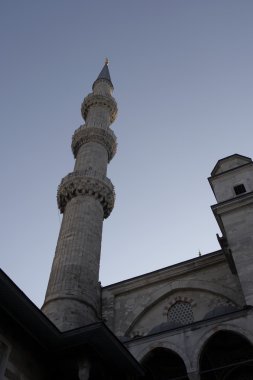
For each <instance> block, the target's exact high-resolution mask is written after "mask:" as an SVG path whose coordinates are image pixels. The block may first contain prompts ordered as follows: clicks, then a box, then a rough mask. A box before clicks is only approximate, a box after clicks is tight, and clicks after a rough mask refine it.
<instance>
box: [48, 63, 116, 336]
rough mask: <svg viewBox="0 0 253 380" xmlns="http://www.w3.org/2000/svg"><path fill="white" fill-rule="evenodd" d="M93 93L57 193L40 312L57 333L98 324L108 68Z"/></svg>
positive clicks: (112, 148) (112, 143) (112, 106)
mask: <svg viewBox="0 0 253 380" xmlns="http://www.w3.org/2000/svg"><path fill="white" fill-rule="evenodd" d="M92 90H93V91H92V93H91V94H89V95H88V96H87V97H86V98H85V99H84V101H83V103H82V107H81V112H82V116H83V118H84V120H85V124H84V125H82V126H81V127H80V128H78V129H77V130H76V131H75V133H74V136H73V139H72V151H73V154H74V157H75V159H76V162H75V167H74V171H73V172H72V173H70V174H68V175H67V176H66V177H64V178H63V180H62V182H61V184H60V186H59V188H58V193H57V202H58V207H59V209H60V211H61V213H63V220H62V225H61V229H60V234H59V238H58V243H57V247H56V253H55V258H54V261H53V265H52V270H51V275H50V279H49V284H48V289H47V293H46V297H45V302H44V305H43V307H42V310H43V312H44V313H45V314H46V315H47V317H48V318H49V319H50V320H51V321H52V322H53V323H54V324H55V325H56V326H57V327H58V328H59V329H60V330H62V331H66V330H71V329H74V328H78V327H81V326H85V325H87V324H89V323H93V322H95V321H97V320H99V319H101V311H100V310H101V305H100V298H101V297H100V292H101V290H100V285H99V282H98V276H99V262H100V250H101V239H102V226H103V220H104V218H107V217H108V216H109V215H110V213H111V211H112V209H113V206H114V197H115V194H114V188H113V185H112V183H111V181H110V180H109V179H108V178H107V177H106V171H107V165H108V163H109V162H110V160H111V159H112V157H113V156H114V154H115V152H116V137H115V135H114V133H113V131H112V130H111V129H110V124H111V123H112V122H113V121H114V120H115V117H116V114H117V104H116V102H115V100H114V98H113V97H112V95H111V94H112V91H113V85H112V82H111V78H110V74H109V70H108V62H106V63H105V65H104V67H103V69H102V71H101V73H100V74H99V76H98V78H97V80H96V81H95V82H94V84H93V87H92Z"/></svg>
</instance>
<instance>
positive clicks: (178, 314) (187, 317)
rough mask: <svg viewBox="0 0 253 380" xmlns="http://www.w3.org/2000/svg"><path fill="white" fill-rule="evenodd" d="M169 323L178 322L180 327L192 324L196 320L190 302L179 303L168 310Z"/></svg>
mask: <svg viewBox="0 0 253 380" xmlns="http://www.w3.org/2000/svg"><path fill="white" fill-rule="evenodd" d="M168 321H171V322H172V321H173V322H177V323H178V324H180V325H188V324H189V323H192V322H193V321H194V320H193V312H192V306H191V304H190V303H189V302H183V301H177V302H176V303H175V304H174V305H173V306H171V308H170V309H169V310H168Z"/></svg>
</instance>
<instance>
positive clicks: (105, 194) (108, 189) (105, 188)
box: [57, 169, 115, 218]
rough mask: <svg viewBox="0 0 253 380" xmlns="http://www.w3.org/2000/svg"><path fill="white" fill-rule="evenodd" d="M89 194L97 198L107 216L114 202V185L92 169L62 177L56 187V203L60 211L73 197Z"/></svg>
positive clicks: (62, 210)
mask: <svg viewBox="0 0 253 380" xmlns="http://www.w3.org/2000/svg"><path fill="white" fill-rule="evenodd" d="M77 196H81V197H85V196H91V197H94V198H95V199H97V200H98V201H99V202H100V203H101V206H102V207H103V210H104V218H107V217H108V216H109V215H110V213H111V212H112V210H113V207H114V202H115V192H114V186H113V184H112V183H111V181H110V180H109V178H107V177H103V178H102V177H101V175H100V174H99V173H97V172H96V171H94V170H92V169H87V170H83V171H81V170H80V171H75V172H72V173H70V174H68V175H67V176H66V177H64V178H63V179H62V181H61V183H60V185H59V187H58V191H57V203H58V207H59V210H60V212H61V213H63V212H64V210H65V207H66V205H67V203H68V202H69V201H70V200H71V199H72V198H74V197H77Z"/></svg>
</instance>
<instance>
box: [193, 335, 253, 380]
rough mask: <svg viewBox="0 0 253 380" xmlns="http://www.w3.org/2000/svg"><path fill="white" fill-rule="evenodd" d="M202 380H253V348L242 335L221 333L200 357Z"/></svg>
mask: <svg viewBox="0 0 253 380" xmlns="http://www.w3.org/2000/svg"><path fill="white" fill-rule="evenodd" d="M200 375H201V377H200V378H201V380H253V347H252V345H251V343H250V342H249V341H248V340H247V339H246V338H245V337H243V336H242V335H240V334H237V333H235V332H232V331H219V332H217V333H215V334H214V335H212V336H211V338H209V340H208V341H207V343H206V344H205V346H204V348H203V350H202V353H201V356H200Z"/></svg>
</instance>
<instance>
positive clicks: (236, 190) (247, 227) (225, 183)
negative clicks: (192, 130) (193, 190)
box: [209, 154, 253, 305]
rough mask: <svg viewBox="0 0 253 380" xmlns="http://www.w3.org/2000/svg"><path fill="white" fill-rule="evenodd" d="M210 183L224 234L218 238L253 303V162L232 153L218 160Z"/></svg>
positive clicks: (249, 300) (246, 299) (216, 213)
mask: <svg viewBox="0 0 253 380" xmlns="http://www.w3.org/2000/svg"><path fill="white" fill-rule="evenodd" d="M209 182H210V184H211V187H212V189H213V192H214V195H215V197H216V199H217V204H216V205H214V206H212V210H213V212H214V215H215V217H216V220H217V222H218V224H219V227H220V229H221V231H222V233H223V238H222V239H219V240H220V242H221V243H222V244H221V245H222V246H223V248H225V249H224V251H225V253H226V256H227V259H228V262H229V264H230V268H231V269H232V272H234V274H237V275H238V278H239V281H240V283H241V287H242V291H243V295H244V298H245V302H246V304H247V305H253V279H252V273H253V162H252V160H251V158H248V157H245V156H242V155H239V154H233V155H232V156H228V157H225V158H223V159H221V160H219V161H218V162H217V164H216V166H215V167H214V169H213V171H212V173H211V177H210V178H209Z"/></svg>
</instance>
